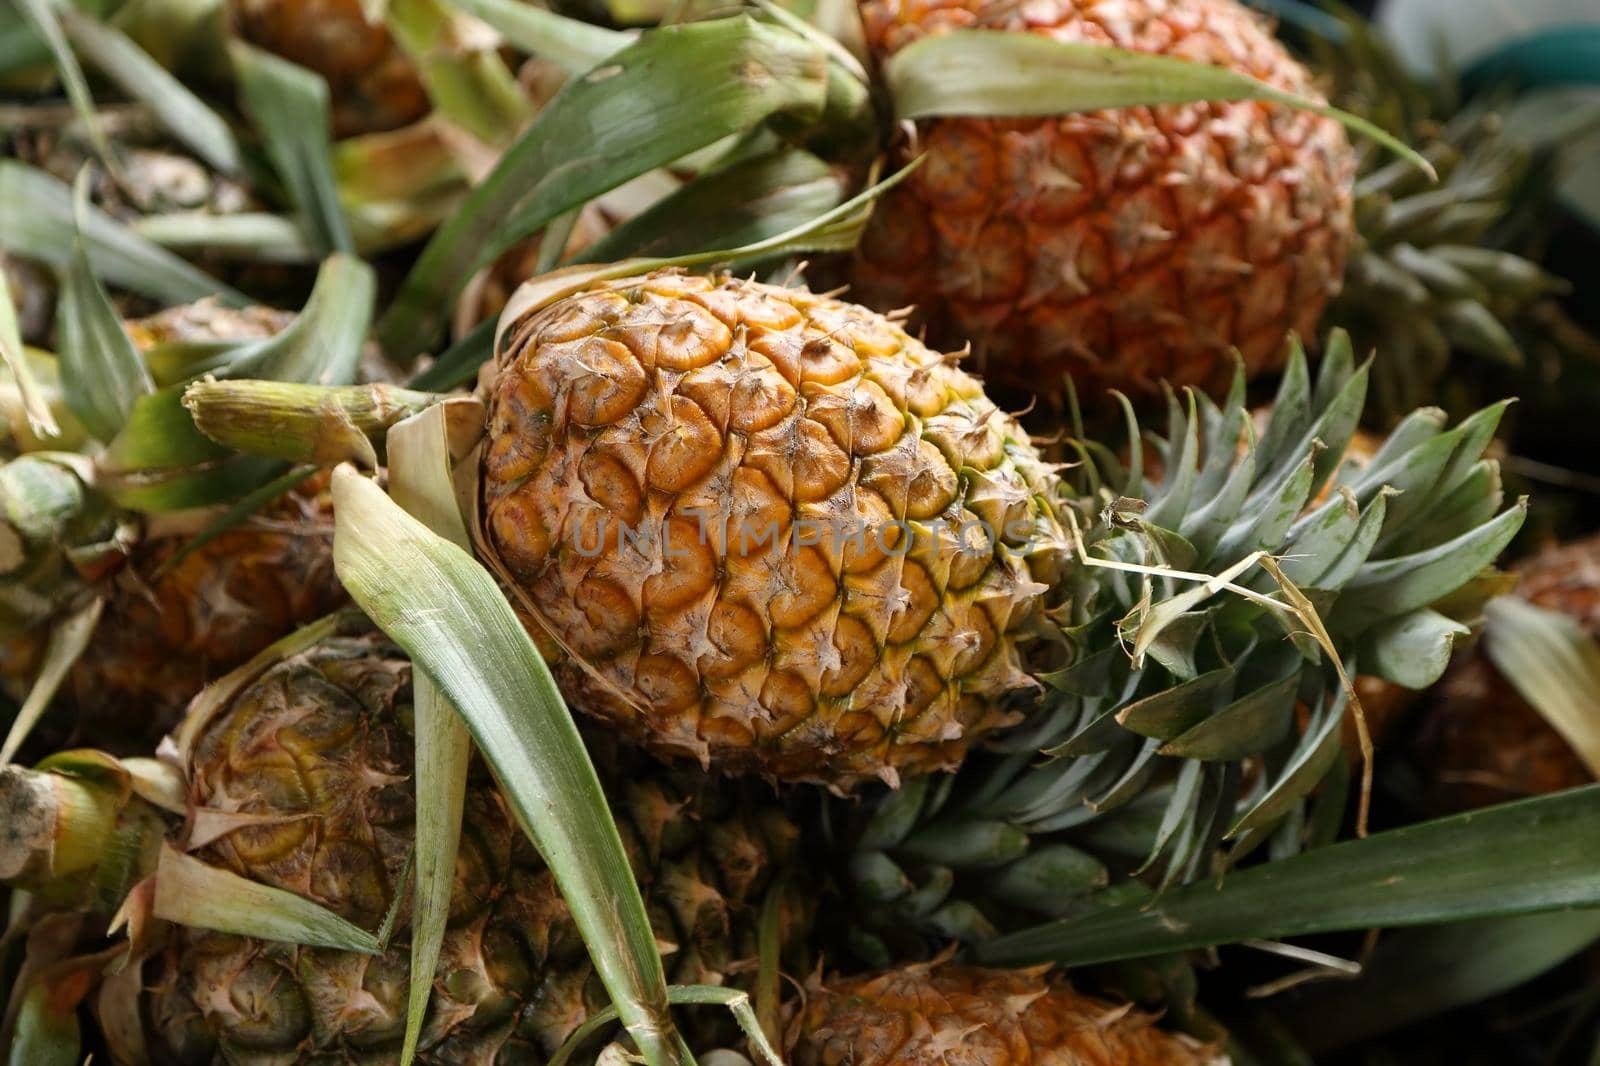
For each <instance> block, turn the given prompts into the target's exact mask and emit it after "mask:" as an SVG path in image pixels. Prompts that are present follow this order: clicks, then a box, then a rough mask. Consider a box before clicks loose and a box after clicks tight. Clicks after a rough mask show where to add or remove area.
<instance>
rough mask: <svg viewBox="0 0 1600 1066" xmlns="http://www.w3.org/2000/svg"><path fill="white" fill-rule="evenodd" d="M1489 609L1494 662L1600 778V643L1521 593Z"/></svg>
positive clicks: (1488, 643)
mask: <svg viewBox="0 0 1600 1066" xmlns="http://www.w3.org/2000/svg"><path fill="white" fill-rule="evenodd" d="M1484 614H1485V615H1486V616H1487V619H1488V624H1487V626H1486V628H1485V631H1484V648H1485V650H1486V652H1487V653H1488V656H1489V661H1490V662H1492V663H1494V665H1495V668H1496V669H1498V670H1499V671H1500V673H1501V675H1502V676H1503V677H1505V679H1506V680H1507V681H1509V682H1511V686H1512V687H1513V688H1515V689H1516V690H1517V692H1519V693H1520V694H1521V695H1522V698H1523V699H1525V700H1527V701H1528V702H1529V703H1530V704H1532V705H1533V708H1534V709H1535V710H1537V711H1538V712H1539V714H1540V715H1542V716H1543V717H1544V720H1545V721H1546V722H1549V723H1550V727H1551V728H1552V729H1554V730H1555V731H1556V732H1557V733H1560V734H1561V736H1562V739H1564V740H1565V741H1566V742H1567V743H1568V744H1570V745H1571V746H1572V750H1573V751H1574V752H1575V753H1576V754H1577V756H1578V758H1580V759H1582V760H1583V764H1584V765H1585V766H1587V767H1588V768H1589V772H1590V773H1591V774H1594V775H1595V776H1596V777H1597V778H1600V644H1596V643H1595V641H1594V638H1592V637H1590V636H1589V634H1588V633H1587V632H1585V631H1584V629H1583V627H1582V626H1581V625H1579V624H1578V622H1577V621H1576V620H1575V619H1574V618H1572V617H1571V616H1570V615H1567V614H1563V613H1561V612H1558V611H1551V610H1548V609H1546V608H1543V607H1539V606H1536V605H1535V604H1532V603H1529V602H1528V601H1527V600H1524V599H1521V598H1519V597H1516V596H1501V597H1500V598H1498V599H1495V600H1491V601H1490V602H1489V604H1488V605H1487V606H1486V607H1485V608H1484Z"/></svg>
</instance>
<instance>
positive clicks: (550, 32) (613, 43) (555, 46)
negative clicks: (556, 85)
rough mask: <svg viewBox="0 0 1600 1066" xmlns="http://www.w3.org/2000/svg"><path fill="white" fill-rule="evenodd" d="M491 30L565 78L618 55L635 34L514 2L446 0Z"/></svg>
mask: <svg viewBox="0 0 1600 1066" xmlns="http://www.w3.org/2000/svg"><path fill="white" fill-rule="evenodd" d="M449 3H450V6H452V7H458V8H460V9H461V10H462V11H465V12H467V13H469V14H471V15H475V16H477V17H478V18H480V19H482V20H483V21H484V22H486V23H488V24H489V25H490V26H492V27H494V28H495V29H496V30H498V31H499V32H500V35H501V36H502V37H504V38H505V39H506V41H507V42H508V43H510V44H511V45H512V46H513V47H515V48H518V49H520V50H521V51H524V52H527V53H528V54H529V55H536V56H544V57H547V58H549V59H550V61H551V62H554V63H559V64H561V66H562V68H563V69H565V70H566V71H567V72H568V73H569V74H583V73H585V72H586V71H589V70H592V69H594V68H595V67H597V66H599V65H600V64H601V63H603V62H604V61H605V60H606V59H607V58H608V57H610V56H612V55H615V54H616V53H618V52H620V51H622V50H623V49H624V48H626V47H627V46H628V45H630V44H632V43H633V42H634V41H635V40H637V39H638V36H637V34H632V33H627V32H625V31H621V30H608V29H606V28H605V27H603V26H595V25H592V24H591V23H588V22H581V21H579V20H578V19H571V18H567V17H565V16H563V15H558V14H556V13H555V12H554V11H550V10H547V9H545V8H542V7H535V6H533V5H532V4H522V3H517V2H516V0H449Z"/></svg>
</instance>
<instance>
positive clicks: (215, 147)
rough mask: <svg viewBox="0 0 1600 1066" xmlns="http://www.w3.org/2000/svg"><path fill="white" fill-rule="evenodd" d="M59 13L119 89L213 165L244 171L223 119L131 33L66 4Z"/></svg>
mask: <svg viewBox="0 0 1600 1066" xmlns="http://www.w3.org/2000/svg"><path fill="white" fill-rule="evenodd" d="M60 17H61V23H62V25H63V26H64V27H65V28H66V31H67V35H68V36H69V37H71V38H72V42H73V44H75V45H76V46H77V47H78V49H79V50H80V51H81V52H82V53H83V55H84V58H86V59H87V60H88V61H89V62H90V63H91V64H93V65H94V66H95V67H97V68H98V69H99V70H100V71H101V72H102V73H103V74H105V76H106V77H108V78H110V79H111V80H112V81H114V82H116V84H117V87H118V88H120V89H121V90H122V91H123V92H125V93H127V94H128V95H129V96H131V97H132V98H133V99H135V100H138V101H140V102H142V103H144V104H146V105H148V106H149V108H150V110H151V111H152V112H154V113H155V116H156V118H158V119H159V120H160V121H161V124H162V125H163V126H164V127H165V128H166V129H167V131H168V132H169V133H171V134H172V136H173V137H175V138H176V139H177V140H179V141H181V142H182V143H184V144H186V145H188V146H189V147H190V148H192V149H194V152H195V154H196V155H198V156H199V157H200V158H201V159H203V160H205V161H206V162H207V163H209V164H210V165H211V166H212V168H214V169H216V170H218V171H221V172H222V173H224V174H231V175H235V176H239V175H242V174H243V173H244V157H243V154H242V153H241V152H240V149H239V142H238V140H237V139H236V138H235V137H234V135H233V130H232V129H230V128H229V127H228V124H227V122H225V121H224V120H223V118H222V116H221V115H218V114H217V113H216V112H215V111H213V110H212V109H211V108H210V107H208V106H207V105H206V104H205V102H204V101H202V100H201V99H200V98H199V97H198V96H196V95H195V94H194V93H193V92H191V91H190V90H189V88H188V86H186V85H184V84H183V82H181V81H179V80H178V79H177V78H175V77H173V76H172V75H171V74H169V73H168V72H167V70H166V69H165V68H164V67H162V66H161V64H160V63H157V62H156V61H155V60H154V59H151V58H150V55H149V53H147V52H145V50H144V49H142V48H140V47H139V45H138V44H136V43H135V42H134V41H133V39H132V38H130V37H129V36H128V35H127V34H125V33H123V32H122V31H121V30H119V29H117V28H116V27H115V26H113V25H111V24H110V23H108V22H104V21H101V20H99V19H96V18H93V17H91V16H89V15H86V14H84V13H83V12H81V11H78V10H77V9H76V8H74V7H71V6H63V7H62V8H61V11H60Z"/></svg>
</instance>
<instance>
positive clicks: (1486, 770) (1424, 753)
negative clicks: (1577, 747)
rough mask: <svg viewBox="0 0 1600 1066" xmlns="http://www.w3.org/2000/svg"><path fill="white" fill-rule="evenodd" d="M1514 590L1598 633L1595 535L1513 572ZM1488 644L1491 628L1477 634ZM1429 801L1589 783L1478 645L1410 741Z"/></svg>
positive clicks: (1486, 800)
mask: <svg viewBox="0 0 1600 1066" xmlns="http://www.w3.org/2000/svg"><path fill="white" fill-rule="evenodd" d="M1515 594H1516V595H1517V596H1519V597H1521V598H1523V599H1525V600H1527V601H1528V602H1529V603H1532V604H1534V605H1535V606H1537V607H1543V608H1545V609H1546V610H1551V611H1559V612H1561V613H1562V614H1565V615H1568V616H1570V617H1571V618H1572V619H1573V620H1574V621H1576V622H1577V623H1578V624H1579V626H1580V627H1581V628H1582V629H1583V631H1584V632H1585V633H1587V634H1588V635H1589V636H1590V637H1600V537H1590V538H1588V539H1585V540H1580V541H1575V542H1573V543H1571V544H1566V545H1563V546H1559V547H1555V548H1550V549H1548V550H1546V551H1544V552H1541V553H1540V554H1538V555H1536V556H1534V557H1533V558H1532V559H1529V560H1528V561H1527V562H1525V563H1523V564H1522V566H1521V567H1520V568H1519V570H1518V582H1517V587H1516V593H1515ZM1483 639H1484V640H1486V641H1492V640H1493V639H1494V634H1493V632H1492V631H1491V632H1490V633H1488V634H1486V635H1485V636H1484V638H1483ZM1415 753H1416V757H1417V761H1418V763H1419V764H1420V767H1421V769H1422V771H1423V773H1424V776H1425V777H1426V779H1427V782H1428V788H1427V794H1426V795H1425V796H1424V801H1425V803H1426V804H1427V805H1428V806H1429V807H1430V808H1432V809H1434V810H1436V811H1441V812H1448V811H1459V810H1467V809H1470V808H1474V807H1483V806H1487V805H1489V804H1493V803H1503V802H1506V801H1508V800H1513V799H1521V798H1524V797H1527V796H1538V795H1544V794H1546V793H1550V792H1560V791H1562V790H1564V789H1569V788H1577V787H1579V786H1581V785H1587V784H1589V783H1590V782H1592V781H1593V780H1594V777H1593V775H1592V774H1591V773H1590V771H1589V769H1588V767H1586V766H1585V765H1584V763H1583V760H1581V759H1580V758H1579V757H1578V755H1577V754H1576V753H1575V752H1574V751H1573V750H1572V748H1571V746H1569V745H1568V744H1567V742H1566V740H1564V739H1563V738H1562V737H1561V735H1560V734H1559V733H1557V732H1556V731H1555V730H1554V729H1553V728H1552V727H1551V726H1550V724H1549V723H1548V722H1546V721H1545V719H1544V717H1543V716H1542V715H1540V714H1539V712H1538V711H1537V710H1535V709H1534V708H1533V706H1532V705H1531V704H1529V703H1528V701H1527V700H1525V699H1524V698H1523V697H1522V696H1521V695H1520V694H1519V693H1518V692H1517V690H1516V689H1515V688H1514V687H1513V686H1512V684H1511V683H1510V682H1509V681H1507V680H1506V678H1505V677H1504V676H1502V675H1501V674H1500V672H1499V671H1498V670H1496V669H1495V667H1494V664H1493V663H1492V662H1490V660H1489V658H1488V656H1487V655H1486V654H1485V653H1484V651H1483V649H1482V648H1481V647H1475V648H1473V649H1472V651H1471V652H1470V653H1469V654H1467V655H1463V656H1460V657H1459V658H1458V659H1457V660H1456V662H1455V663H1453V664H1452V665H1451V667H1450V671H1449V672H1448V673H1447V674H1445V676H1444V679H1443V680H1442V681H1440V682H1439V684H1438V685H1437V686H1436V687H1435V688H1434V689H1433V690H1432V691H1430V692H1429V694H1428V698H1427V700H1426V702H1425V703H1424V705H1423V708H1422V710H1421V712H1420V722H1419V724H1418V729H1417V736H1416V739H1415Z"/></svg>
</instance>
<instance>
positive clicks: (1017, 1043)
mask: <svg viewBox="0 0 1600 1066" xmlns="http://www.w3.org/2000/svg"><path fill="white" fill-rule="evenodd" d="M790 1039H791V1042H792V1043H793V1045H794V1050H793V1058H792V1061H793V1062H794V1063H795V1064H796V1066H846V1064H850V1066H868V1064H869V1063H870V1064H873V1066H878V1064H882V1066H891V1064H893V1066H954V1064H956V1063H962V1064H965V1063H972V1064H973V1066H977V1064H979V1063H982V1064H983V1066H1045V1064H1054V1066H1090V1064H1093V1066H1207V1064H1213V1066H1221V1064H1222V1063H1225V1062H1226V1061H1227V1060H1226V1057H1224V1056H1222V1055H1220V1054H1219V1053H1217V1052H1215V1051H1213V1050H1211V1049H1208V1048H1206V1047H1205V1046H1204V1045H1201V1044H1200V1043H1198V1042H1197V1041H1195V1040H1193V1039H1191V1038H1189V1037H1186V1036H1182V1035H1180V1034H1176V1033H1168V1032H1164V1031H1163V1030H1161V1029H1157V1028H1156V1027H1155V1025H1154V1023H1153V1019H1152V1018H1150V1017H1149V1016H1148V1015H1143V1014H1139V1013H1137V1012H1134V1011H1133V1010H1132V1008H1131V1007H1129V1006H1127V1005H1121V1006H1118V1005H1116V1004H1113V1003H1107V1002H1104V1001H1102V1000H1096V999H1091V998H1089V997H1087V996H1080V995H1078V994H1077V993H1075V992H1073V991H1072V989H1071V988H1069V987H1068V986H1067V984H1066V982H1065V981H1063V980H1062V979H1061V978H1060V977H1059V976H1051V975H1048V974H1046V973H1044V972H1041V971H1040V970H1014V971H1012V970H984V969H977V968H971V967H963V966H940V965H937V964H935V965H932V966H929V965H916V966H907V967H904V968H902V969H898V970H891V971H889V972H887V973H883V974H878V975H875V976H869V977H859V978H853V979H851V980H847V981H840V982H834V983H832V984H830V985H828V986H827V987H826V988H822V989H815V990H813V993H812V995H811V996H810V997H809V1001H808V1002H807V1004H806V1006H805V1009H804V1010H803V1011H802V1012H801V1013H800V1015H799V1017H797V1018H796V1019H795V1020H794V1022H793V1023H792V1024H791V1029H790Z"/></svg>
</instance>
